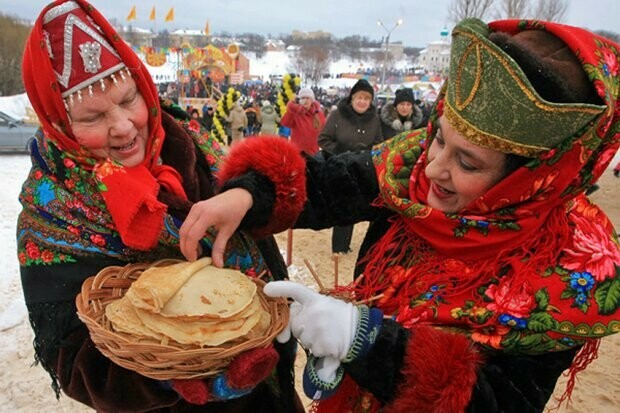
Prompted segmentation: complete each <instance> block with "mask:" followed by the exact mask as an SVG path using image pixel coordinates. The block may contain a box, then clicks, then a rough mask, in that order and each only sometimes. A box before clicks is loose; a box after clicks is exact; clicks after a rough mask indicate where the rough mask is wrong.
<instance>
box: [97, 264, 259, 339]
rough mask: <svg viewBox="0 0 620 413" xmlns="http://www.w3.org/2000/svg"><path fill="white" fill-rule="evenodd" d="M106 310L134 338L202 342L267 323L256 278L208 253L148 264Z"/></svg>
mask: <svg viewBox="0 0 620 413" xmlns="http://www.w3.org/2000/svg"><path fill="white" fill-rule="evenodd" d="M105 314H106V317H107V318H108V320H110V322H111V323H112V327H113V328H114V330H115V331H117V332H122V333H127V334H130V335H132V336H134V337H135V338H137V339H138V340H149V341H150V340H156V341H158V342H160V343H169V342H170V341H174V342H177V343H180V344H187V345H198V346H200V347H204V346H220V345H227V344H231V345H232V344H235V343H238V342H240V341H243V340H247V339H251V338H254V337H260V336H262V335H264V333H265V332H266V331H267V330H268V328H269V325H270V323H271V316H270V314H269V312H267V311H266V310H265V309H264V307H263V305H262V304H261V300H260V298H259V295H258V291H257V287H256V284H255V283H254V282H253V281H252V280H250V279H249V278H248V277H247V276H245V275H244V274H243V273H241V272H239V271H236V270H230V269H222V268H217V267H215V266H213V265H211V259H210V258H202V259H200V260H198V261H195V262H182V263H179V264H174V265H170V266H166V267H151V268H149V269H147V270H146V271H144V272H143V273H142V274H141V275H140V277H139V278H138V279H137V280H136V281H135V282H134V283H133V284H132V285H131V287H130V288H129V289H128V290H127V292H126V294H125V295H124V296H123V297H122V298H121V299H119V300H116V301H113V302H111V303H110V304H108V306H107V307H106V309H105Z"/></svg>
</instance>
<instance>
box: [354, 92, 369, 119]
mask: <svg viewBox="0 0 620 413" xmlns="http://www.w3.org/2000/svg"><path fill="white" fill-rule="evenodd" d="M371 103H372V95H371V94H370V93H368V92H364V91H359V92H355V93H354V94H353V96H351V107H353V110H354V111H355V112H357V113H360V114H361V113H364V112H366V111H367V110H368V108H369V107H370V104H371Z"/></svg>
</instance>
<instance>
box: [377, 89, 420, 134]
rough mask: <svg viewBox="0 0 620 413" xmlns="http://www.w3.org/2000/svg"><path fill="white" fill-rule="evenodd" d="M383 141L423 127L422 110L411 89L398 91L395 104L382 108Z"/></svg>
mask: <svg viewBox="0 0 620 413" xmlns="http://www.w3.org/2000/svg"><path fill="white" fill-rule="evenodd" d="M380 117H381V131H382V133H383V139H389V138H391V137H392V136H394V135H397V134H399V133H401V132H406V131H410V130H413V129H417V128H419V127H422V126H423V125H422V119H423V114H422V110H421V109H420V108H419V107H418V105H416V104H415V99H414V98H413V90H411V88H404V89H398V90H397V91H396V94H395V97H394V102H393V103H388V104H386V105H384V106H383V107H382V108H381V114H380Z"/></svg>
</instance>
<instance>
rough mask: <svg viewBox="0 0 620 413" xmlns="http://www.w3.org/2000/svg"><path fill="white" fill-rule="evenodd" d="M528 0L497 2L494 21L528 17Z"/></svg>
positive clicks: (500, 0) (501, 0)
mask: <svg viewBox="0 0 620 413" xmlns="http://www.w3.org/2000/svg"><path fill="white" fill-rule="evenodd" d="M529 5H530V1H529V0H499V4H498V5H497V9H496V10H495V18H496V19H518V18H524V17H528V15H529Z"/></svg>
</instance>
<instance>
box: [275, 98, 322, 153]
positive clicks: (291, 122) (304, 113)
mask: <svg viewBox="0 0 620 413" xmlns="http://www.w3.org/2000/svg"><path fill="white" fill-rule="evenodd" d="M297 99H298V100H299V102H296V101H294V100H290V101H289V102H288V103H287V104H286V112H284V115H283V116H282V121H281V123H282V125H283V126H286V127H288V128H290V129H291V136H290V141H291V143H292V144H293V145H295V146H296V147H297V148H298V149H299V150H300V151H302V152H304V153H306V154H308V155H311V156H312V155H314V154H315V153H317V152H318V151H319V144H318V143H317V138H318V136H319V132H320V131H321V129H323V125H325V114H324V113H323V108H321V104H320V103H319V102H317V101H316V100H315V99H314V92H313V91H312V89H310V88H309V87H304V88H301V89H300V90H299V93H298V94H297Z"/></svg>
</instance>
